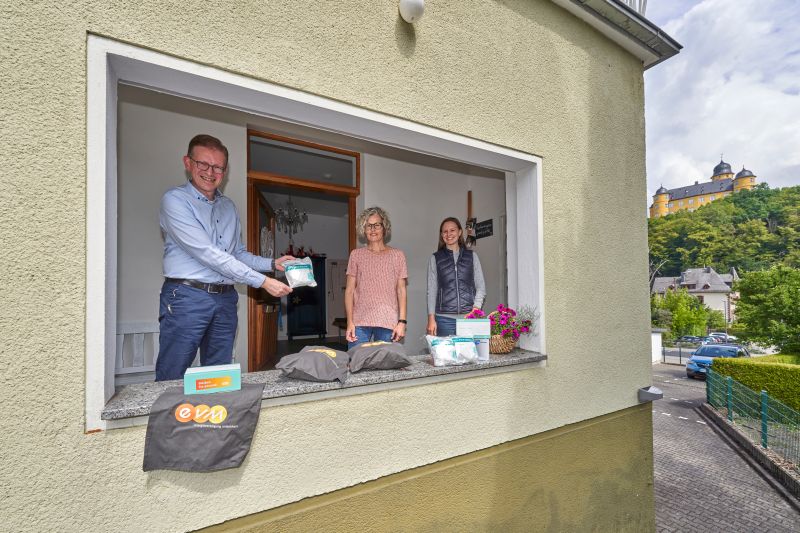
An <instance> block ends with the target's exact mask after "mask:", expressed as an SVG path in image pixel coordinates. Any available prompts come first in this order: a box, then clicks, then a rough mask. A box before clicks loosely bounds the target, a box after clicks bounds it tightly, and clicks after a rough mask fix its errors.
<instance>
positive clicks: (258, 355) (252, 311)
mask: <svg viewBox="0 0 800 533" xmlns="http://www.w3.org/2000/svg"><path fill="white" fill-rule="evenodd" d="M247 222H248V223H247V249H248V250H250V251H252V253H254V254H256V255H264V256H265V257H269V258H270V259H275V257H276V255H277V254H276V253H275V249H274V247H275V212H274V211H273V210H272V206H270V205H269V202H267V201H266V199H265V198H264V195H262V194H261V192H260V191H259V190H258V188H257V187H256V185H255V183H253V182H252V181H250V180H248V183H247ZM270 236H271V239H270ZM270 241H271V243H272V247H271V248H270V247H269V242H270ZM265 246H266V247H267V249H265ZM267 275H268V276H273V275H274V274H267ZM247 296H248V298H247V308H248V319H247V332H248V335H247V346H248V356H247V364H248V371H250V372H257V371H259V370H267V369H270V368H274V367H275V363H276V362H277V354H278V309H279V308H280V304H281V302H280V299H279V298H275V297H274V296H271V295H270V294H269V293H268V292H267V291H265V290H264V289H254V288H252V287H248V289H247Z"/></svg>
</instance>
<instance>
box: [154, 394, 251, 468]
mask: <svg viewBox="0 0 800 533" xmlns="http://www.w3.org/2000/svg"><path fill="white" fill-rule="evenodd" d="M263 391H264V385H263V384H249V383H243V384H242V389H241V390H238V391H230V392H217V393H214V394H184V393H183V389H182V388H180V387H171V388H169V389H167V390H166V391H164V392H163V393H162V394H161V396H159V397H158V398H157V399H156V401H155V403H154V404H153V407H152V408H151V409H150V419H149V421H148V422H147V434H146V436H145V440H144V463H143V465H142V470H144V471H145V472H149V471H151V470H181V471H184V472H214V471H216V470H224V469H226V468H236V467H238V466H240V465H241V464H242V461H244V458H245V457H246V456H247V452H248V451H250V442H251V441H252V440H253V432H254V431H255V429H256V424H257V423H258V415H259V413H260V411H261V395H262V393H263Z"/></svg>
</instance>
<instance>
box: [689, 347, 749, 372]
mask: <svg viewBox="0 0 800 533" xmlns="http://www.w3.org/2000/svg"><path fill="white" fill-rule="evenodd" d="M715 357H750V352H748V351H747V348H745V347H744V346H739V345H738V344H704V345H703V346H701V347H700V348H698V349H697V350H695V351H694V352H692V356H691V357H690V358H689V359H688V360H687V361H686V377H689V378H700V379H706V373H708V369H709V368H711V362H712V361H713V360H714V358H715Z"/></svg>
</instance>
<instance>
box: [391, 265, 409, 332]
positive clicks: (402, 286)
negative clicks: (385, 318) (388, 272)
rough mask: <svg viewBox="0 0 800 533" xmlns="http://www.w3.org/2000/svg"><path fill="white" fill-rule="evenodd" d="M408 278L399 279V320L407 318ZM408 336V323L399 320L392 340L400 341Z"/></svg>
mask: <svg viewBox="0 0 800 533" xmlns="http://www.w3.org/2000/svg"><path fill="white" fill-rule="evenodd" d="M406 292H407V291H406V278H400V279H398V280H397V307H399V308H400V317H399V320H406ZM405 336H406V325H405V324H404V323H403V322H398V323H397V325H396V326H395V327H394V331H392V340H393V341H395V342H399V341H400V340H401V339H402V338H403V337H405Z"/></svg>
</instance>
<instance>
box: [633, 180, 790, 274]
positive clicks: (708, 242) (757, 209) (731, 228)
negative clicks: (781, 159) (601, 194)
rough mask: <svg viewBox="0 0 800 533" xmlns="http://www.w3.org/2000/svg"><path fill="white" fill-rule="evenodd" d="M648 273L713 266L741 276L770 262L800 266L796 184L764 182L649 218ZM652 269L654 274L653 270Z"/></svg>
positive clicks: (768, 266)
mask: <svg viewBox="0 0 800 533" xmlns="http://www.w3.org/2000/svg"><path fill="white" fill-rule="evenodd" d="M648 233H649V243H650V266H651V276H652V275H653V274H655V275H656V276H678V275H680V273H681V271H683V270H686V269H687V268H697V267H703V266H710V267H713V268H714V269H715V270H716V271H717V272H727V271H728V270H730V268H731V267H735V268H736V270H737V271H739V273H740V274H742V273H745V272H750V271H756V270H764V269H768V268H770V267H772V266H775V265H785V266H789V267H793V268H800V187H786V188H783V189H770V188H769V187H768V186H767V184H766V183H762V184H759V185H757V186H756V187H755V188H754V189H753V190H751V191H742V192H738V193H736V194H732V195H730V196H727V197H725V198H723V199H721V200H717V201H715V202H713V203H710V204H708V205H706V206H704V207H701V208H699V209H697V210H696V211H694V212H692V213H690V212H688V211H680V212H678V213H675V214H673V215H668V216H666V217H662V218H651V219H650V220H649V222H648ZM656 270H657V272H655V271H656Z"/></svg>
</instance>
